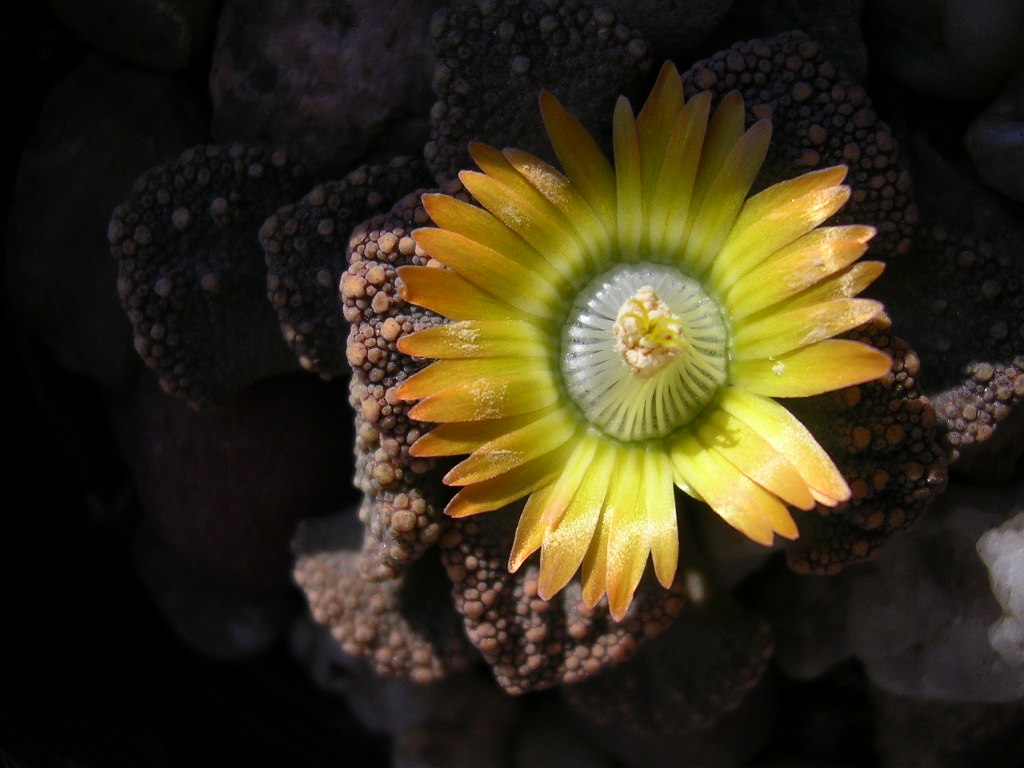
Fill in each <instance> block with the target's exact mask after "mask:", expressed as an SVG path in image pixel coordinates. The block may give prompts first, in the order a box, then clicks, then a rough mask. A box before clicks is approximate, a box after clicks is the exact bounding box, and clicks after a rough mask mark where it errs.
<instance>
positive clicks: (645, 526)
mask: <svg viewBox="0 0 1024 768" xmlns="http://www.w3.org/2000/svg"><path fill="white" fill-rule="evenodd" d="M618 453H619V461H618V462H617V466H616V468H615V474H614V476H613V477H612V481H611V486H610V488H609V492H608V497H607V498H606V499H605V503H604V509H603V511H602V512H601V514H602V515H606V516H608V525H609V530H608V573H607V576H606V578H607V592H608V608H609V610H610V612H611V615H612V618H613V619H615V620H616V621H618V620H620V619H621V618H622V617H623V616H625V615H626V610H627V609H628V608H629V604H630V603H631V602H632V600H633V593H634V592H635V591H636V587H637V584H639V583H640V577H641V576H643V574H644V568H645V567H646V565H647V554H648V553H649V552H650V548H651V544H650V541H651V540H650V526H649V523H648V518H647V509H646V508H645V506H644V505H643V503H642V501H641V499H642V497H641V489H642V488H643V484H644V483H645V482H646V481H647V480H648V478H647V477H645V476H644V474H643V473H642V471H641V469H642V466H643V465H642V463H641V462H642V454H641V453H640V452H639V451H637V450H635V449H630V448H621V449H619V451H618Z"/></svg>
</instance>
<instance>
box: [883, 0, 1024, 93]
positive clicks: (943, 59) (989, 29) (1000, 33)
mask: <svg viewBox="0 0 1024 768" xmlns="http://www.w3.org/2000/svg"><path fill="white" fill-rule="evenodd" d="M866 10H867V14H866V27H867V29H866V32H867V34H868V39H869V40H872V41H873V51H872V52H873V54H874V59H875V61H877V63H878V64H879V66H880V67H881V68H882V69H883V70H884V71H885V72H886V74H888V75H889V76H890V77H892V78H893V79H894V80H896V81H897V82H899V83H900V84H901V85H904V86H906V87H908V88H911V89H912V90H915V91H919V92H921V93H925V94H928V95H930V96H935V97H937V98H940V99H942V100H944V101H965V102H978V101H984V100H985V99H986V98H988V97H990V96H992V94H994V93H995V92H996V91H997V90H999V88H1000V86H1001V85H1002V84H1003V82H1004V81H1005V79H1006V78H1007V76H1008V75H1009V73H1010V71H1011V70H1012V69H1013V68H1014V67H1016V66H1017V65H1018V64H1019V63H1020V51H1021V46H1022V45H1024V2H1021V0H925V1H924V2H922V0H896V1H895V2H893V0H869V1H868V4H867V9H866Z"/></svg>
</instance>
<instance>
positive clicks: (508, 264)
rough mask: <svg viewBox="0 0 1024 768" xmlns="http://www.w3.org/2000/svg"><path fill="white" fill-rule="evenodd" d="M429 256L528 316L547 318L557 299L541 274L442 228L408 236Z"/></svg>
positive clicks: (426, 229) (555, 291)
mask: <svg viewBox="0 0 1024 768" xmlns="http://www.w3.org/2000/svg"><path fill="white" fill-rule="evenodd" d="M412 236H413V238H414V239H415V240H416V242H417V243H419V244H420V246H422V247H423V249H424V250H425V251H426V252H427V253H429V254H430V255H431V256H432V257H434V258H435V259H437V260H438V261H439V262H441V263H442V264H444V265H445V266H446V267H449V268H451V269H453V270H455V271H456V272H458V273H459V274H460V275H462V277H464V278H466V280H468V281H469V282H471V283H472V284H473V285H475V286H476V287H477V288H479V289H480V290H482V291H485V292H487V293H489V294H491V295H492V296H496V297H501V298H502V299H503V300H505V301H507V302H508V303H509V304H512V305H513V306H515V307H517V308H518V309H521V310H522V311H523V312H526V313H527V314H529V315H532V316H535V317H538V318H547V317H549V316H550V315H551V312H552V309H553V308H554V307H557V306H558V305H559V303H560V300H561V296H560V295H559V293H558V291H557V289H556V288H555V286H553V285H552V284H551V283H550V282H549V281H548V279H547V277H546V276H545V275H546V274H547V273H546V272H544V271H535V270H529V269H527V268H526V267H523V266H522V265H520V264H517V263H516V262H514V261H512V260H511V259H509V258H508V257H507V256H503V255H502V254H500V253H498V252H497V251H495V250H493V249H491V248H488V247H487V246H485V245H483V244H481V243H477V242H475V241H473V240H470V239H469V238H467V237H464V236H463V235H460V234H457V233H455V232H449V231H447V230H445V229H434V228H423V229H417V230H415V231H414V232H413V233H412Z"/></svg>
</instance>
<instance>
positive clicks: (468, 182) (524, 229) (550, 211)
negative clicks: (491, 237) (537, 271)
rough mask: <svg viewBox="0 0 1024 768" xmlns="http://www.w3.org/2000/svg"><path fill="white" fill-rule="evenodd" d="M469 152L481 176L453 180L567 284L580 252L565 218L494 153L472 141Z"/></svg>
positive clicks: (579, 261)
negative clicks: (464, 188)
mask: <svg viewBox="0 0 1024 768" xmlns="http://www.w3.org/2000/svg"><path fill="white" fill-rule="evenodd" d="M469 151H470V154H471V155H472V156H473V159H474V160H475V161H476V163H477V165H479V166H480V167H481V168H482V169H483V170H484V173H476V172H474V171H462V172H461V173H460V174H459V179H460V180H461V181H462V183H463V184H464V185H465V187H466V189H468V190H469V192H470V194H472V195H473V197H475V198H476V199H477V201H478V202H479V203H480V205H482V206H483V207H484V208H486V209H487V210H488V211H490V212H491V213H492V214H494V215H495V216H496V217H497V218H498V219H500V220H501V221H502V223H504V224H505V226H506V227H508V228H509V229H510V230H512V231H513V232H515V233H516V234H518V235H519V236H520V237H521V238H522V239H523V240H525V241H526V242H527V243H529V244H530V245H531V246H533V248H534V249H535V251H536V252H537V253H539V254H540V255H541V256H542V257H543V258H544V260H545V262H546V263H547V265H548V269H549V270H554V271H555V272H556V273H558V274H560V275H561V276H562V277H564V278H565V279H567V280H569V281H572V280H573V279H574V278H575V277H577V276H578V275H579V273H580V271H581V269H582V268H583V267H584V265H585V264H586V256H587V252H586V248H585V247H584V244H583V240H582V238H581V237H580V235H579V233H578V232H577V231H576V227H575V225H573V224H572V223H571V222H570V221H569V220H568V219H566V217H565V214H563V213H562V212H561V211H560V210H558V208H557V207H555V205H554V204H553V203H552V202H551V201H550V200H548V199H547V198H546V197H544V195H542V194H541V193H540V192H538V191H537V188H536V187H534V186H533V185H532V184H530V183H529V182H528V181H527V180H526V179H525V178H524V177H523V175H522V174H520V173H519V171H517V170H516V169H515V168H514V167H513V166H512V165H511V163H509V161H508V159H507V158H506V157H505V156H504V155H503V154H502V153H501V152H499V151H498V150H496V149H494V148H492V147H488V146H487V145H486V144H479V143H476V142H474V143H472V144H470V145H469Z"/></svg>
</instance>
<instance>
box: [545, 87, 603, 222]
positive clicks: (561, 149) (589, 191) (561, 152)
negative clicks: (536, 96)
mask: <svg viewBox="0 0 1024 768" xmlns="http://www.w3.org/2000/svg"><path fill="white" fill-rule="evenodd" d="M540 112H541V116H542V117H543V118H544V127H545V128H546V129H547V133H548V137H549V138H550V140H551V147H552V149H554V151H555V155H557V157H558V162H559V163H561V165H562V168H564V169H565V175H566V176H567V177H568V178H569V181H571V182H572V184H573V186H575V187H576V188H578V189H579V190H580V194H582V195H583V197H584V199H585V200H586V201H587V202H588V203H589V204H590V206H591V207H592V208H593V209H594V210H595V211H597V213H598V215H599V216H600V217H601V218H602V219H603V220H604V221H614V219H615V172H614V171H613V170H612V166H611V163H609V162H608V158H606V157H605V155H604V153H603V152H602V151H601V149H600V148H599V147H598V146H597V142H596V141H594V137H593V136H591V135H590V133H589V132H588V131H587V129H586V128H584V127H583V124H582V123H580V121H579V120H578V119H577V118H576V116H575V115H573V114H571V113H570V112H569V111H568V110H566V108H565V107H563V106H562V104H561V103H560V102H559V101H558V99H556V98H555V97H554V95H552V94H551V93H549V92H548V91H541V93H540Z"/></svg>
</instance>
